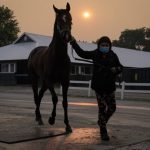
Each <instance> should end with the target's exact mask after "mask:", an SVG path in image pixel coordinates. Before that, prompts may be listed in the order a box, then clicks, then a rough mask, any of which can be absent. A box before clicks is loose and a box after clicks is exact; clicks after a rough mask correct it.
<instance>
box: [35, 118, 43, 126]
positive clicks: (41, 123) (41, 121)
mask: <svg viewBox="0 0 150 150" xmlns="http://www.w3.org/2000/svg"><path fill="white" fill-rule="evenodd" d="M35 121H37V122H38V125H44V123H43V120H42V119H41V118H36V119H35Z"/></svg>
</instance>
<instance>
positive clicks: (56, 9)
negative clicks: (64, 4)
mask: <svg viewBox="0 0 150 150" xmlns="http://www.w3.org/2000/svg"><path fill="white" fill-rule="evenodd" d="M53 8H54V11H55V12H56V13H57V14H58V11H59V10H58V8H56V7H55V6H54V5H53Z"/></svg>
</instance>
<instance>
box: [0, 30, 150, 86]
mask: <svg viewBox="0 0 150 150" xmlns="http://www.w3.org/2000/svg"><path fill="white" fill-rule="evenodd" d="M51 40H52V37H49V36H43V35H38V34H32V33H23V34H22V35H21V36H20V37H19V38H18V39H17V40H16V41H14V43H12V44H10V45H7V46H4V47H0V84H26V83H29V79H28V74H27V59H28V56H29V54H30V52H31V51H32V50H33V49H34V48H35V47H38V46H48V45H49V44H50V42H51ZM78 43H79V45H80V46H81V48H83V49H84V50H94V49H96V47H97V45H96V44H94V43H87V42H78ZM112 50H113V51H114V52H115V53H116V54H117V55H118V57H119V60H120V62H121V63H122V65H123V66H124V67H125V69H124V72H123V80H125V81H127V82H150V78H149V77H150V53H149V52H142V51H137V50H131V49H126V48H119V47H112ZM68 54H69V57H70V60H71V79H72V80H90V79H91V74H92V64H90V63H87V62H84V61H78V60H75V59H74V58H73V55H74V56H75V57H77V58H79V57H78V56H77V54H76V53H75V52H73V55H72V48H71V46H70V45H68ZM128 70H130V71H128Z"/></svg>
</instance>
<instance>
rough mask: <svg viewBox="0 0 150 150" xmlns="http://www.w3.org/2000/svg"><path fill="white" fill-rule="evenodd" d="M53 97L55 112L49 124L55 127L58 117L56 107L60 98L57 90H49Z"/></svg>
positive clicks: (51, 88) (53, 111)
mask: <svg viewBox="0 0 150 150" xmlns="http://www.w3.org/2000/svg"><path fill="white" fill-rule="evenodd" d="M49 90H50V92H51V95H52V101H53V110H52V114H51V117H50V118H49V121H48V122H49V124H50V125H53V124H54V123H55V117H56V106H57V102H58V97H57V95H56V93H55V90H54V88H53V87H50V88H49Z"/></svg>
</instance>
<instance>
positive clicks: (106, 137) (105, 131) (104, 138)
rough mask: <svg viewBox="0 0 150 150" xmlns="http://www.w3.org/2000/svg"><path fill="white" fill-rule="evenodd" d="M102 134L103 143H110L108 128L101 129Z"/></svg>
mask: <svg viewBox="0 0 150 150" xmlns="http://www.w3.org/2000/svg"><path fill="white" fill-rule="evenodd" d="M100 134H101V139H102V140H103V141H109V136H108V133H107V129H106V127H101V128H100Z"/></svg>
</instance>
